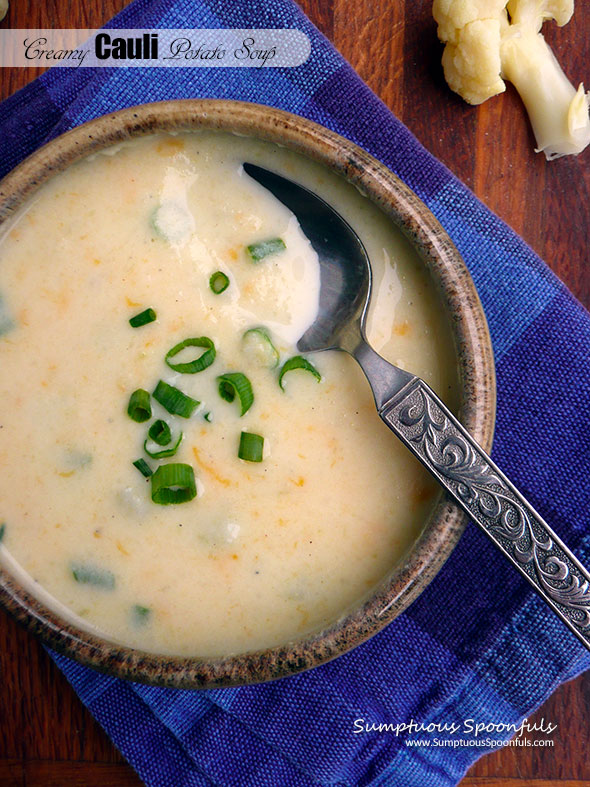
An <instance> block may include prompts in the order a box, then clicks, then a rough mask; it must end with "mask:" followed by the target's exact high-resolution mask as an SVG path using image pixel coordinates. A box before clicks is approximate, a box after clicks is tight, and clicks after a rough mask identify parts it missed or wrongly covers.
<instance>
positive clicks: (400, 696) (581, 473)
mask: <svg viewBox="0 0 590 787" xmlns="http://www.w3.org/2000/svg"><path fill="white" fill-rule="evenodd" d="M112 24H113V26H116V27H126V28H131V27H138V28H141V27H144V28H145V27H147V28H149V27H168V28H207V27H209V28H223V27H227V28H232V27H236V28H240V27H244V28H255V27H259V28H264V27H271V28H272V27H275V28H280V27H294V28H299V29H302V30H304V31H305V32H306V33H307V34H308V35H309V37H310V39H311V41H312V54H311V57H310V59H309V61H308V62H307V63H305V65H303V66H301V67H299V68H295V69H272V68H265V69H261V70H258V69H256V70H255V69H223V70H215V69H211V70H207V69H201V68H200V69H179V70H177V71H174V70H167V69H153V70H152V69H129V70H126V69H112V70H111V69H103V70H97V71H90V70H87V69H64V70H58V69H54V70H52V71H50V72H48V73H46V74H44V75H43V76H42V77H40V78H39V79H38V80H37V81H36V82H34V83H33V84H31V85H30V86H28V87H26V88H25V89H24V90H22V91H21V92H20V93H17V94H16V95H15V96H13V97H11V98H10V99H8V100H7V101H6V102H4V104H3V105H1V106H0V137H1V139H2V140H3V157H2V165H1V166H2V170H3V171H4V172H6V171H8V170H10V169H11V168H12V167H13V166H14V165H15V164H17V163H18V162H19V161H20V160H22V159H23V158H24V157H25V156H26V155H27V154H29V153H31V152H32V151H33V150H34V149H36V148H37V147H39V145H41V144H42V143H43V142H45V141H47V140H48V139H50V138H52V137H54V136H56V135H57V134H58V133H60V132H62V131H65V130H66V129H69V128H71V127H72V126H75V125H77V124H79V123H82V122H83V121H86V120H89V119H91V118H94V117H96V116H97V115H101V114H103V113H105V112H110V111H112V110H114V109H119V108H122V107H125V106H129V105H132V104H139V103H144V102H147V101H157V100H160V99H170V98H188V97H215V98H232V99H242V100H246V101H256V102H259V103H265V104H271V105H274V106H276V107H280V108H282V109H286V110H290V111H292V112H296V113H298V114H301V115H305V116H306V117H308V118H310V119H311V120H314V121H317V122H319V123H322V124H323V125H325V126H327V127H329V128H331V129H333V130H334V131H337V132H339V133H340V134H343V135H344V136H346V137H348V138H350V139H351V140H353V141H354V142H356V143H357V144H359V145H361V146H362V147H364V148H365V149H366V150H368V151H369V152H370V153H372V154H373V155H374V156H376V157H377V158H379V159H381V161H383V162H385V163H386V164H387V165H388V166H389V167H391V169H392V170H393V171H394V172H396V173H397V174H398V175H399V176H400V177H401V178H402V179H403V180H405V182H406V183H407V184H408V185H409V186H410V187H411V188H412V189H414V191H416V192H417V193H418V194H419V195H420V197H421V198H422V199H423V200H424V201H425V202H426V203H427V204H428V206H429V207H430V209H431V210H432V211H433V212H434V213H435V215H436V216H437V217H438V219H439V220H440V221H441V223H442V224H443V226H444V227H445V228H446V230H447V231H448V232H449V234H450V235H451V237H452V238H453V240H454V242H455V243H456V245H457V246H458V248H459V250H460V252H461V253H462V255H463V257H464V259H465V261H466V263H467V265H468V267H469V269H470V271H471V273H472V275H473V278H474V280H475V283H476V286H477V288H478V291H479V294H480V297H481V299H482V302H483V305H484V308H485V311H486V314H487V317H488V320H489V325H490V330H491V333H492V339H493V343H494V349H495V353H496V363H497V375H498V419H497V429H496V441H495V446H494V458H495V459H496V461H497V462H498V463H499V464H500V466H501V467H502V468H503V469H504V470H505V471H506V472H507V474H508V475H509V476H510V477H511V478H512V479H513V481H514V482H515V483H516V485H517V486H518V487H519V488H520V489H521V490H522V491H523V492H524V493H525V495H526V496H527V497H528V498H529V499H530V500H531V502H532V503H533V504H534V505H535V506H536V507H537V508H538V510H539V511H540V512H541V513H542V514H543V515H544V516H545V518H546V519H547V520H548V521H549V522H550V523H551V524H552V525H553V526H554V527H555V529H556V530H557V531H558V533H559V534H560V535H561V536H562V537H563V538H564V539H565V541H566V542H567V543H568V544H569V545H570V546H571V547H572V548H574V549H575V550H576V551H577V552H578V554H579V555H580V556H581V557H582V559H585V560H586V561H587V560H588V558H589V557H590V523H589V521H588V513H587V512H588V511H589V510H590V481H589V474H588V472H587V470H588V460H587V457H588V456H589V455H590V430H589V429H588V426H587V425H588V423H590V370H589V364H588V361H589V355H590V351H589V348H590V318H589V316H588V314H587V313H586V312H585V311H584V310H583V309H582V307H581V306H580V305H579V304H578V303H576V302H575V301H574V299H573V298H572V297H571V296H570V294H569V293H568V292H567V291H566V290H565V288H564V287H563V286H562V285H561V283H560V282H559V281H558V280H557V279H556V278H555V277H554V276H553V275H552V274H551V273H550V271H549V270H548V269H547V267H546V266H545V265H544V264H543V263H542V262H541V261H540V260H539V259H538V258H537V257H536V256H535V255H534V254H533V252H532V251H531V250H530V249H529V248H528V247H527V246H526V245H525V244H524V243H523V242H522V241H521V240H520V239H519V238H518V237H517V236H515V234H514V233H513V232H512V231H511V230H510V229H509V228H508V227H506V226H505V225H504V224H503V223H502V222H500V221H499V220H498V219H497V218H496V217H495V216H493V215H492V214H491V213H490V212H489V211H488V210H487V209H486V208H485V207H484V206H483V205H481V203H479V202H478V201H477V200H476V199H475V198H474V197H473V195H472V194H471V193H470V192H469V191H468V190H467V189H466V188H465V187H464V186H462V185H461V184H460V183H459V182H457V180H456V179H455V178H454V177H453V176H452V175H451V173H450V172H449V171H448V170H446V169H445V168H444V167H443V165H442V164H440V163H439V162H438V161H436V160H435V159H433V158H432V157H431V156H430V155H429V154H428V153H427V152H426V151H425V150H424V149H423V148H422V147H421V146H420V144H419V143H418V142H417V141H416V140H415V139H414V138H413V137H412V135H411V134H410V133H409V131H408V130H407V129H406V128H405V127H404V126H403V125H402V124H401V123H400V122H399V121H398V120H396V118H394V117H393V116H392V115H391V113H390V112H389V111H388V109H387V108H386V107H385V106H384V105H383V104H382V103H381V102H380V101H379V100H378V99H377V98H376V97H375V96H374V95H373V94H372V93H371V92H370V91H369V90H368V88H367V87H366V86H365V85H364V84H363V83H362V82H361V80H360V79H359V78H358V77H357V76H356V74H355V73H354V72H353V71H352V69H351V68H350V66H348V65H347V63H346V62H345V61H344V60H343V59H342V58H341V57H340V55H339V54H338V53H337V52H336V51H335V50H334V49H333V47H332V46H331V45H330V44H329V42H327V41H326V39H324V38H323V37H322V36H321V35H320V34H319V33H318V32H317V30H315V29H314V28H313V27H312V25H311V24H310V23H309V21H308V20H307V19H306V18H305V17H304V16H303V15H302V13H301V12H300V11H299V9H298V8H297V6H295V4H294V3H293V2H291V0H240V2H238V0H152V1H151V2H150V0H136V1H135V2H133V3H132V4H131V5H130V6H128V7H127V8H126V9H125V10H124V11H123V12H122V13H121V14H120V15H119V16H118V17H117V18H116V19H115V20H114V21H113V23H112ZM556 413H557V414H558V419H556ZM523 446H530V447H531V448H530V450H529V451H526V450H523ZM580 512H583V516H580ZM475 557H476V558H477V565H478V570H477V572H475V571H473V570H472V567H473V562H474V559H475ZM55 659H56V662H57V664H58V665H59V666H60V667H61V669H62V670H63V671H64V672H65V674H66V675H67V677H68V679H69V680H70V681H71V683H72V685H73V686H74V688H75V689H76V691H77V692H78V694H79V695H80V698H81V699H82V701H83V702H84V703H85V704H86V705H87V706H88V708H89V709H90V711H91V712H92V713H93V715H94V716H95V717H96V718H97V719H98V721H99V722H100V723H101V724H102V725H103V727H104V728H105V730H106V731H107V733H108V734H109V735H110V737H111V738H112V740H113V741H114V743H115V744H116V745H117V746H118V747H119V749H120V750H121V751H122V752H123V754H124V755H125V757H127V759H128V760H129V762H130V763H131V764H132V765H133V766H134V768H135V769H136V770H137V771H138V772H139V774H140V775H141V777H142V778H143V779H144V781H145V782H146V783H147V784H148V785H151V786H152V787H184V786H185V785H186V786H187V787H188V785H213V784H216V785H228V787H249V786H250V785H251V786H252V787H254V786H256V787H267V786H268V787H287V785H288V786H289V787H295V785H318V784H322V785H372V786H373V787H377V786H385V785H388V787H394V786H395V787H414V786H415V787H443V786H444V785H454V784H456V783H457V782H458V781H459V780H460V779H461V777H462V775H463V774H464V772H465V770H466V769H467V768H468V767H469V766H470V765H471V763H472V762H473V761H474V760H475V759H476V758H477V757H478V756H480V755H481V754H483V753H484V752H485V751H488V750H489V749H490V748H491V747H492V745H493V741H492V743H489V744H488V745H487V746H484V747H483V748H478V747H475V746H471V747H464V748H456V749H448V748H443V747H433V746H431V747H429V748H427V747H424V748H412V747H409V746H407V745H406V743H407V741H408V740H411V739H412V736H408V735H407V734H406V735H398V736H396V735H395V734H394V733H391V732H390V733H386V732H381V733H379V732H377V731H373V732H359V731H358V729H359V727H358V725H357V724H355V721H356V720H363V722H362V724H364V723H368V724H372V723H375V724H379V723H392V722H393V723H395V724H401V723H409V722H410V721H412V720H413V721H414V722H415V723H422V724H425V725H428V724H434V725H444V724H447V725H450V724H452V723H456V724H459V725H460V724H462V723H463V722H464V721H465V720H467V719H474V720H475V722H499V721H503V722H513V723H518V722H520V720H521V719H522V718H523V717H525V716H527V715H528V714H530V712H531V710H532V709H533V708H535V707H537V706H538V705H539V704H540V703H541V702H542V701H543V700H544V699H545V698H546V697H547V696H548V695H549V694H550V693H551V692H552V691H553V690H554V689H555V687H556V686H557V685H558V684H559V683H561V682H563V681H565V680H568V679H569V678H571V677H573V676H574V675H576V674H577V673H579V672H580V671H581V670H583V669H585V668H587V667H588V665H589V664H590V659H589V656H588V654H587V653H586V652H585V651H584V649H583V648H582V646H581V645H579V644H578V643H577V641H576V640H575V639H574V637H573V635H571V634H570V633H569V632H568V631H567V630H566V629H565V627H564V626H563V625H562V624H561V623H560V622H559V621H558V620H557V619H556V618H555V617H554V616H553V614H552V613H551V612H549V611H548V609H547V608H546V607H545V606H544V604H543V603H542V602H541V601H539V600H538V599H537V598H536V596H535V595H534V593H533V592H532V591H530V590H529V589H528V587H526V586H525V584H524V581H523V580H521V579H520V578H519V576H518V575H517V573H516V572H515V571H514V570H513V569H512V568H511V567H510V566H509V565H508V563H507V562H506V561H505V560H504V559H503V558H502V557H501V556H500V554H499V553H498V552H497V551H496V550H495V548H494V547H493V546H491V545H490V544H489V543H488V541H487V539H486V537H485V536H484V535H482V534H481V533H480V532H479V530H478V529H477V528H476V527H475V526H469V527H468V528H467V531H466V532H465V535H464V536H463V538H462V539H461V541H460V543H459V545H458V547H457V548H456V549H455V551H454V553H453V555H452V556H451V558H450V559H449V561H448V562H447V564H446V565H445V567H444V568H443V570H442V571H441V572H440V574H439V575H438V576H437V578H436V580H435V581H434V582H432V584H431V585H430V586H429V587H428V588H427V590H426V591H425V592H424V593H423V594H422V595H421V597H420V598H419V599H418V600H417V601H416V602H414V604H413V605H412V606H411V607H410V609H409V610H408V611H407V612H406V613H405V614H403V615H402V616H400V617H399V618H397V619H396V620H395V621H394V622H393V623H392V624H391V625H390V626H388V627H387V629H386V630H384V631H382V632H381V633H380V634H378V635H377V636H375V637H374V638H373V639H371V640H370V641H369V642H367V643H366V644H364V645H362V646H361V647H359V648H357V649H356V650H354V651H353V652H352V653H349V654H347V655H345V656H342V657H341V658H339V659H337V660H336V661H334V662H332V663H330V664H327V665H325V666H322V667H319V668H317V669H315V670H312V671H310V672H307V673H304V674H301V675H297V676H295V677H291V678H287V679H285V680H282V681H279V682H277V683H272V684H265V685H261V686H255V687H246V688H237V689H224V690H215V691H208V692H201V693H198V692H186V691H177V690H171V689H157V688H151V687H146V686H143V685H138V684H132V683H126V682H123V681H119V680H116V679H114V678H109V677H105V676H104V675H100V674H98V673H95V672H93V671H91V670H89V669H86V668H84V667H81V666H80V665H78V664H75V663H73V662H71V661H68V660H67V659H65V658H63V657H61V656H56V657H55ZM358 724H361V722H360V721H359V722H358ZM362 724H361V726H362ZM413 737H415V736H413ZM427 737H428V736H427ZM430 737H431V736H430ZM440 737H442V738H444V737H445V736H444V735H441V736H440ZM446 737H447V738H449V737H450V736H449V735H447V736H446ZM462 737H463V738H465V739H466V740H471V741H472V742H473V743H476V742H478V741H480V739H481V736H479V737H478V738H476V737H475V735H474V734H471V735H463V736H462ZM487 737H488V738H495V739H501V738H505V737H508V734H507V733H504V734H501V733H498V734H495V735H488V736H487Z"/></svg>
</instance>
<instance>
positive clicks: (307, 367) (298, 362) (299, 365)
mask: <svg viewBox="0 0 590 787" xmlns="http://www.w3.org/2000/svg"><path fill="white" fill-rule="evenodd" d="M295 369H303V371H305V372H311V374H313V376H314V377H315V379H316V380H317V381H318V383H319V382H320V380H321V379H322V375H321V374H320V373H319V372H318V370H317V369H316V368H315V366H314V365H313V364H311V363H310V362H309V361H308V360H307V358H303V356H301V355H294V356H293V358H289V360H288V361H285V363H284V364H283V365H282V366H281V371H280V372H279V385H280V386H281V389H282V390H283V391H284V390H285V386H284V385H283V377H284V376H285V375H286V374H287V372H292V371H295Z"/></svg>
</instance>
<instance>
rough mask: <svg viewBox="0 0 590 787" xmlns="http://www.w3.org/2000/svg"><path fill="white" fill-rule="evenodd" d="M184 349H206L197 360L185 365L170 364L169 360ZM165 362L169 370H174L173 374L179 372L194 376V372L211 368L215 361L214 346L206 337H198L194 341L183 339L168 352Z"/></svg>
mask: <svg viewBox="0 0 590 787" xmlns="http://www.w3.org/2000/svg"><path fill="white" fill-rule="evenodd" d="M185 347H205V348H206V349H205V352H204V353H202V354H201V355H200V356H199V357H198V358H195V360H194V361H188V362H187V363H171V362H170V358H174V356H175V355H178V353H179V352H181V351H182V350H184V348H185ZM165 360H166V363H167V364H168V366H169V367H170V368H171V369H174V371H175V372H180V373H181V374H195V373H196V372H202V371H203V369H206V368H207V367H208V366H211V364H212V363H213V361H214V360H215V345H214V344H213V342H212V341H211V339H209V338H208V337H207V336H199V337H198V338H196V339H185V340H184V341H182V342H179V343H178V344H175V345H174V347H173V348H172V349H171V350H168V352H167V353H166V358H165Z"/></svg>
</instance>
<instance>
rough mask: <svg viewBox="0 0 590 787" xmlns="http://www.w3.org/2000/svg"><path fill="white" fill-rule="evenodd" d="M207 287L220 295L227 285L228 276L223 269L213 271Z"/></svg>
mask: <svg viewBox="0 0 590 787" xmlns="http://www.w3.org/2000/svg"><path fill="white" fill-rule="evenodd" d="M209 287H211V290H212V292H214V293H215V295H221V293H222V292H225V291H226V290H227V288H228V287H229V276H226V275H225V273H224V272H223V271H215V273H214V274H213V275H212V276H211V278H210V279H209Z"/></svg>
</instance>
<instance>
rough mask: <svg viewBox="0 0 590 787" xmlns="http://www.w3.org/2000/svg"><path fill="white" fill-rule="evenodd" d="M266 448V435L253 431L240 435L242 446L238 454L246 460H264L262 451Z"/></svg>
mask: <svg viewBox="0 0 590 787" xmlns="http://www.w3.org/2000/svg"><path fill="white" fill-rule="evenodd" d="M263 448H264V437H262V436H261V435H259V434H253V433H252V432H242V434H241V435H240V447H239V448H238V456H239V458H240V459H244V460H245V461H246V462H262V451H263Z"/></svg>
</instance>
